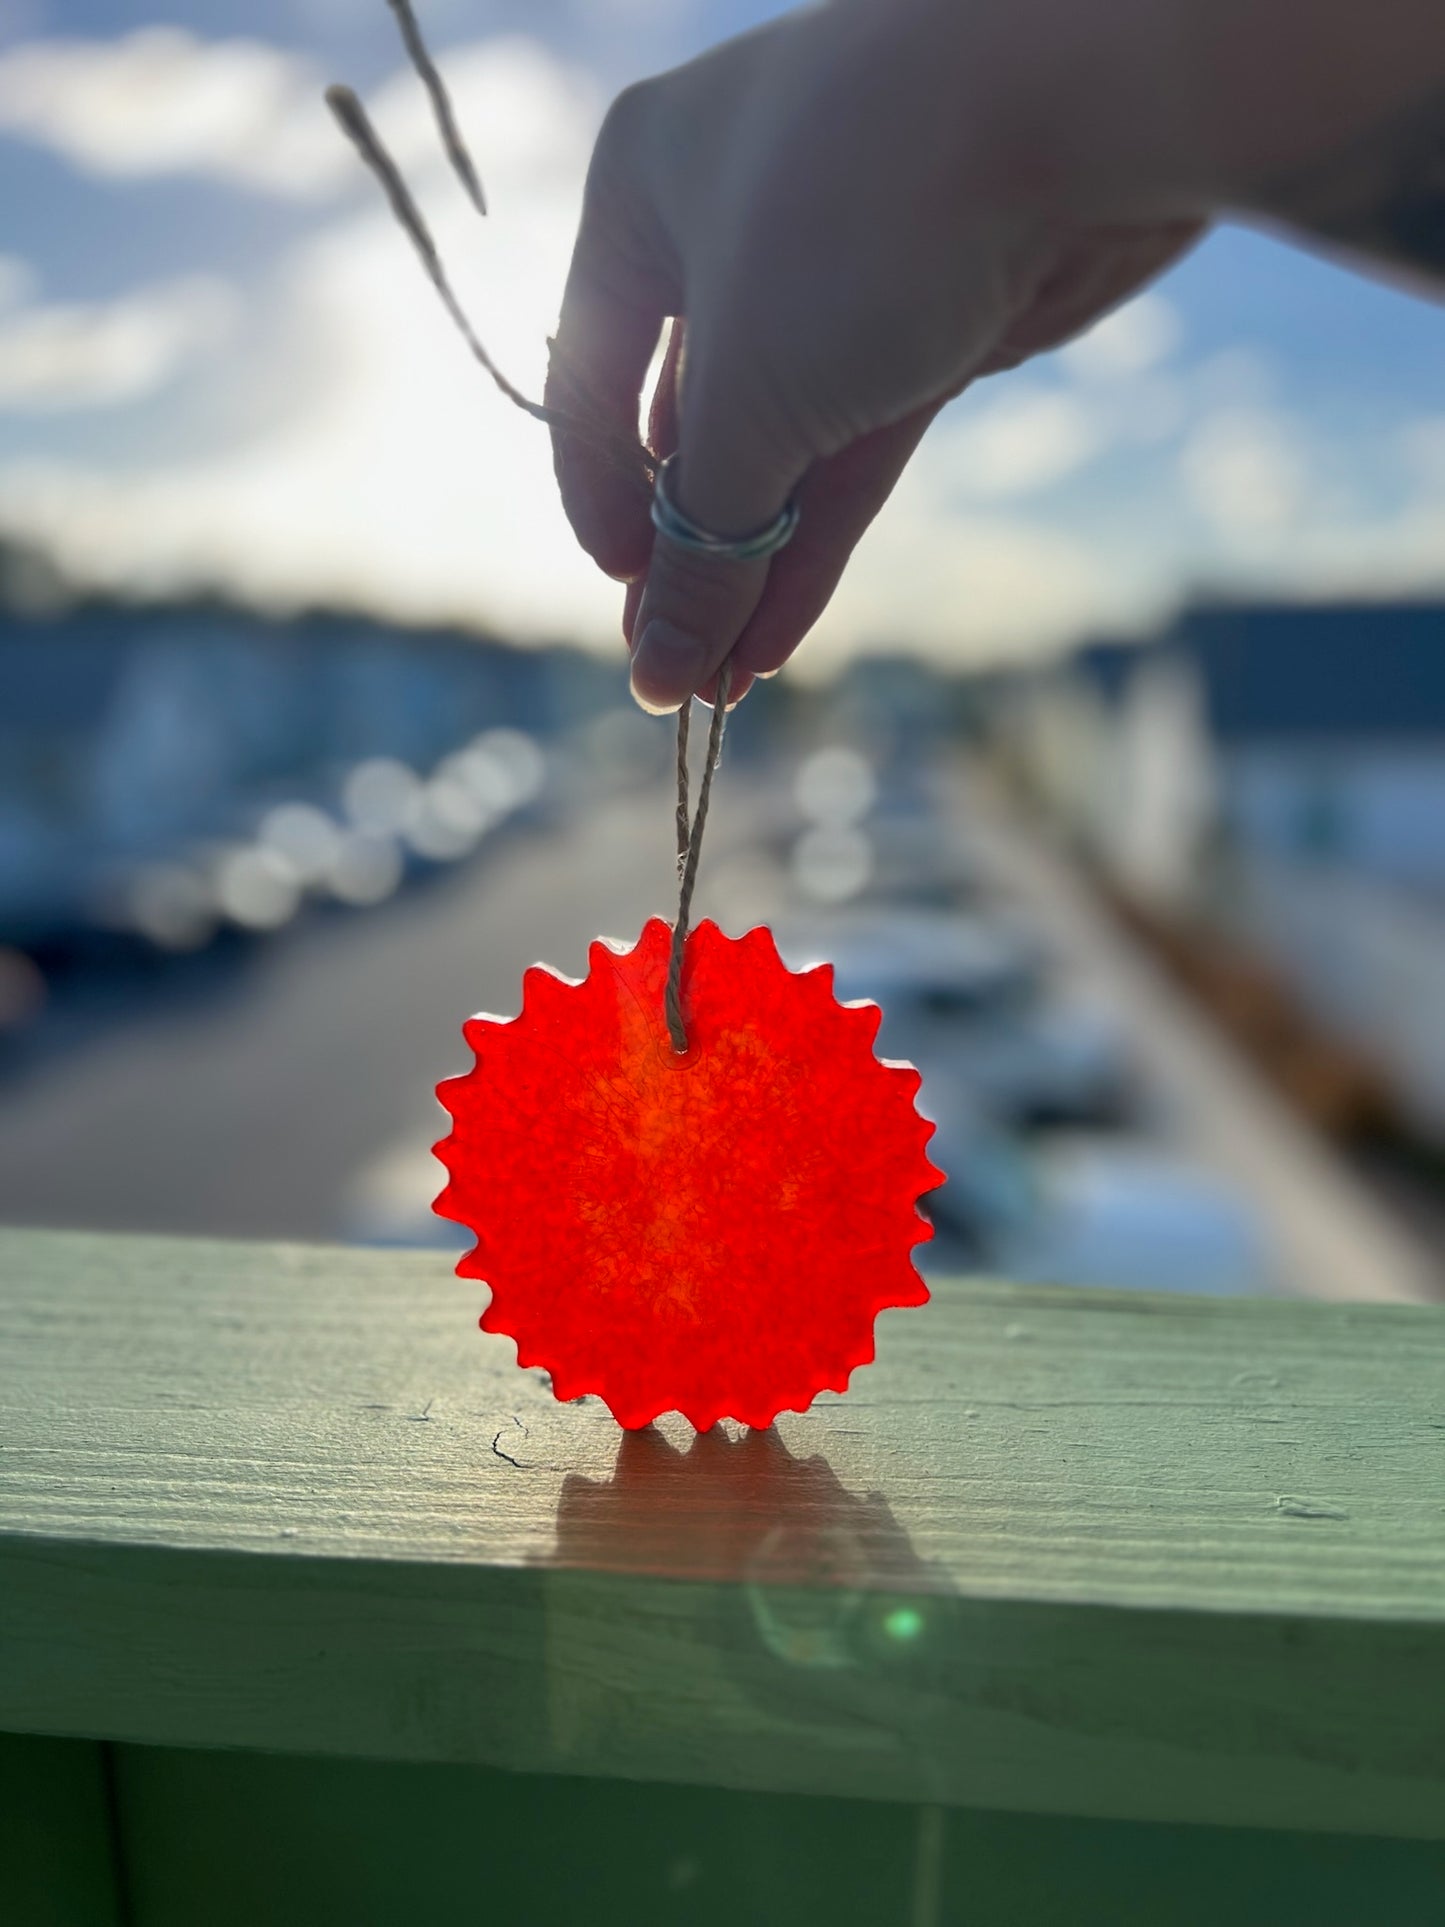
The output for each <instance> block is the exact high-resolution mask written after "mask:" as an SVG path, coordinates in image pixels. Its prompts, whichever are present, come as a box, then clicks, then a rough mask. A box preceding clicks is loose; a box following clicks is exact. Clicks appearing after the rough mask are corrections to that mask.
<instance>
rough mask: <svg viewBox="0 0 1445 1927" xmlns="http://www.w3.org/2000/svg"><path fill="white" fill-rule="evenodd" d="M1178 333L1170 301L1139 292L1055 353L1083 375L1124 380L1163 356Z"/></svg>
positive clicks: (1154, 364)
mask: <svg viewBox="0 0 1445 1927" xmlns="http://www.w3.org/2000/svg"><path fill="white" fill-rule="evenodd" d="M1182 333H1183V329H1182V327H1181V325H1180V321H1179V314H1178V311H1177V310H1176V309H1175V307H1174V305H1173V303H1172V302H1169V301H1166V300H1165V299H1164V297H1163V295H1161V294H1154V293H1152V292H1151V293H1146V294H1140V295H1136V296H1135V297H1134V299H1133V300H1132V301H1130V302H1128V303H1127V304H1126V305H1125V306H1124V307H1122V308H1116V309H1115V310H1114V312H1113V314H1108V315H1105V316H1104V318H1103V320H1102V321H1096V322H1095V323H1094V325H1093V327H1092V328H1090V329H1089V331H1088V333H1087V334H1083V335H1080V336H1079V338H1078V340H1077V341H1072V342H1070V343H1069V345H1068V347H1066V348H1063V349H1061V350H1060V354H1059V359H1060V360H1061V361H1062V362H1063V364H1064V366H1065V367H1066V368H1067V369H1068V370H1069V372H1070V373H1071V374H1072V375H1075V376H1077V377H1078V378H1079V379H1080V380H1083V381H1091V382H1092V381H1118V380H1125V379H1127V378H1128V377H1130V376H1132V375H1142V374H1145V373H1147V372H1148V370H1149V369H1151V368H1156V367H1157V366H1158V365H1159V363H1160V362H1161V361H1164V360H1165V359H1167V357H1168V356H1169V355H1171V354H1172V353H1173V351H1174V349H1175V348H1176V347H1177V346H1178V344H1179V339H1180V336H1181V335H1182Z"/></svg>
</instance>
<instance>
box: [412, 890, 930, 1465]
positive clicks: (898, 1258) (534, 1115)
mask: <svg viewBox="0 0 1445 1927" xmlns="http://www.w3.org/2000/svg"><path fill="white" fill-rule="evenodd" d="M670 938H671V930H670V928H669V926H668V925H667V924H665V923H663V922H661V921H660V920H658V919H653V921H651V922H650V923H649V924H648V925H647V926H646V928H645V929H644V930H643V932H642V935H641V937H640V938H639V940H638V942H637V943H636V945H634V946H633V947H632V948H630V949H620V948H617V947H614V946H612V945H609V944H606V943H602V942H598V943H595V944H593V946H592V950H591V954H590V960H589V962H590V968H589V971H588V974H587V976H586V977H585V978H584V979H583V980H582V982H580V983H574V982H572V981H571V980H570V979H567V978H564V977H561V976H558V975H557V974H555V973H554V972H552V971H549V970H546V969H543V968H540V967H538V968H534V969H532V970H529V971H528V972H527V973H526V976H525V979H524V995H523V1004H522V1011H521V1014H520V1015H519V1016H518V1017H516V1018H513V1019H511V1020H504V1019H500V1018H492V1017H474V1018H472V1019H471V1020H470V1022H468V1023H467V1024H466V1026H465V1027H464V1028H465V1035H466V1038H467V1042H468V1043H469V1044H470V1045H471V1047H472V1049H473V1051H474V1052H475V1053H476V1060H477V1061H476V1066H475V1068H474V1069H473V1070H471V1071H470V1072H468V1073H467V1074H466V1075H465V1076H463V1077H455V1078H451V1079H448V1080H447V1082H445V1083H443V1084H441V1085H439V1086H438V1090H437V1095H438V1096H439V1097H440V1099H441V1101H442V1103H443V1104H444V1105H445V1106H446V1108H447V1110H448V1111H450V1113H451V1115H452V1120H453V1128H452V1131H451V1134H450V1136H448V1137H447V1138H445V1139H444V1140H443V1141H442V1142H441V1143H440V1144H439V1145H438V1146H437V1155H438V1157H439V1158H440V1159H441V1161H442V1163H443V1164H444V1165H445V1166H446V1168H447V1170H448V1173H449V1174H450V1181H449V1183H448V1184H447V1186H446V1188H445V1189H444V1190H443V1192H442V1194H441V1196H440V1197H439V1198H438V1199H437V1201H436V1206H435V1209H436V1210H437V1212H438V1213H439V1214H440V1215H441V1216H442V1217H445V1218H451V1219H454V1220H455V1221H456V1222H457V1223H458V1224H462V1225H465V1226H467V1227H468V1228H469V1229H470V1230H471V1231H473V1232H474V1233H475V1234H476V1238H477V1243H476V1246H475V1247H474V1248H473V1250H472V1251H470V1252H469V1253H468V1254H467V1256H466V1257H464V1258H463V1259H462V1260H461V1261H460V1263H459V1264H458V1266H457V1270H458V1272H459V1274H460V1275H462V1276H463V1277H469V1278H479V1279H482V1280H484V1281H485V1282H486V1283H487V1284H488V1285H489V1286H490V1287H491V1293H492V1297H491V1303H490V1304H489V1305H488V1307H487V1309H486V1311H485V1312H484V1313H483V1315H482V1320H481V1322H482V1327H483V1329H484V1330H486V1331H489V1332H503V1333H506V1334H507V1335H509V1336H510V1337H512V1338H513V1339H515V1340H516V1344H517V1358H518V1362H519V1363H520V1364H522V1365H540V1366H543V1367H545V1368H546V1370H547V1371H548V1372H549V1373H550V1374H551V1377H552V1387H553V1390H554V1392H555V1393H556V1396H557V1397H558V1398H559V1399H571V1398H576V1397H577V1396H579V1395H580V1394H581V1393H584V1392H591V1393H596V1394H597V1395H598V1396H600V1397H601V1398H602V1399H604V1400H605V1401H606V1403H607V1405H608V1406H609V1407H610V1409H611V1410H612V1412H613V1414H614V1415H615V1417H616V1418H617V1420H618V1422H619V1423H620V1424H622V1425H624V1426H628V1427H634V1426H640V1425H646V1424H648V1423H649V1422H650V1421H651V1420H652V1419H654V1418H656V1417H658V1416H659V1414H661V1413H663V1412H668V1411H678V1412H681V1413H682V1414H683V1416H684V1417H685V1418H687V1419H689V1420H690V1421H691V1422H692V1424H693V1425H695V1426H697V1427H698V1428H699V1429H700V1430H705V1429H706V1428H707V1427H708V1426H710V1425H713V1424H714V1423H716V1421H717V1420H718V1419H720V1418H733V1419H737V1420H739V1421H741V1422H742V1423H743V1424H746V1425H750V1426H765V1425H769V1424H771V1423H772V1421H773V1419H774V1418H775V1417H776V1416H777V1414H778V1413H779V1412H780V1411H802V1410H804V1409H805V1408H806V1407H807V1406H808V1405H809V1404H810V1403H811V1402H812V1400H813V1398H814V1397H815V1396H816V1395H817V1393H818V1392H820V1391H822V1390H824V1389H825V1388H827V1389H831V1390H833V1391H843V1390H844V1389H846V1387H847V1383H848V1378H849V1374H850V1373H851V1372H852V1371H853V1370H854V1369H855V1367H857V1366H859V1365H863V1364H866V1363H867V1362H868V1361H869V1360H870V1359H871V1358H872V1357H873V1326H874V1320H875V1319H876V1317H877V1314H878V1313H879V1312H880V1311H881V1310H883V1309H884V1308H885V1307H888V1306H892V1305H918V1304H922V1303H923V1302H924V1301H925V1300H926V1298H927V1296H928V1293H927V1291H926V1289H925V1287H924V1284H923V1281H922V1280H921V1279H920V1277H919V1276H918V1273H917V1271H916V1270H915V1269H914V1266H913V1260H912V1253H913V1249H914V1247H915V1246H916V1245H918V1244H919V1243H921V1242H922V1241H923V1240H924V1239H926V1238H928V1237H929V1236H930V1235H931V1231H930V1227H929V1225H928V1223H927V1221H926V1220H925V1219H924V1218H923V1217H922V1215H921V1214H920V1212H919V1210H918V1199H919V1197H920V1196H921V1195H922V1194H923V1193H925V1192H927V1191H930V1190H933V1189H934V1188H935V1187H936V1186H937V1185H938V1184H939V1183H941V1182H942V1174H941V1173H940V1172H939V1171H937V1170H936V1169H935V1167H934V1166H933V1165H932V1164H930V1163H929V1161H928V1158H927V1155H926V1150H925V1147H926V1145H927V1142H928V1139H929V1138H930V1136H931V1135H932V1132H933V1126H932V1125H931V1124H930V1123H928V1122H926V1120H924V1119H923V1118H921V1117H920V1116H919V1115H918V1112H917V1110H916V1109H915V1106H914V1098H915V1097H916V1095H917V1092H918V1088H919V1081H920V1080H919V1076H918V1073H917V1071H916V1070H914V1069H913V1068H912V1067H911V1066H909V1065H899V1064H888V1063H885V1062H881V1061H880V1060H879V1059H878V1058H877V1057H876V1056H875V1055H874V1053H873V1041H874V1038H875V1037H876V1035H877V1031H878V1024H879V1019H880V1012H879V1010H878V1008H877V1006H876V1005H873V1004H861V1005H847V1006H845V1005H840V1004H839V1003H838V1001H837V999H836V998H835V997H834V995H833V972H832V968H831V966H829V965H826V964H825V965H821V966H819V967H818V968H817V969H815V970H808V971H802V972H794V971H790V970H789V969H787V967H786V966H785V965H784V964H783V962H782V960H781V958H780V957H779V955H778V951H777V946H776V945H775V943H774V941H773V938H772V935H771V933H770V932H769V931H767V930H763V929H759V930H752V931H749V932H748V934H747V935H746V936H744V937H741V938H736V939H735V938H731V937H728V936H725V935H724V934H723V932H722V931H721V930H719V929H718V927H717V926H716V924H713V923H709V922H704V923H700V924H699V925H698V926H697V928H696V929H695V930H694V931H693V932H692V933H691V935H690V936H689V938H688V943H687V951H686V956H685V960H684V968H683V1010H684V1014H685V1017H686V1022H687V1032H688V1045H689V1048H688V1050H687V1053H686V1054H685V1055H681V1056H680V1055H679V1054H678V1053H677V1052H675V1051H674V1050H673V1048H672V1044H671V1041H670V1039H669V1037H668V1034H667V1026H666V1023H665V1021H664V1017H663V985H664V980H665V978H666V974H667V958H668V945H669V941H670Z"/></svg>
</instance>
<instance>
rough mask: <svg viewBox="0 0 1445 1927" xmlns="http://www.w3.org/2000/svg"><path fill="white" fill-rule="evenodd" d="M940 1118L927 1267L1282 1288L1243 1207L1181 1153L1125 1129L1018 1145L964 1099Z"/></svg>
mask: <svg viewBox="0 0 1445 1927" xmlns="http://www.w3.org/2000/svg"><path fill="white" fill-rule="evenodd" d="M925 1108H928V1107H927V1106H925ZM938 1117H939V1123H938V1130H937V1132H936V1134H935V1137H934V1140H933V1143H932V1145H931V1146H930V1149H929V1155H930V1157H931V1158H932V1159H933V1161H934V1162H935V1163H936V1164H937V1165H938V1166H939V1168H940V1169H941V1170H943V1171H945V1172H946V1173H947V1176H948V1183H947V1185H946V1186H945V1187H944V1188H943V1189H942V1190H941V1191H937V1192H934V1193H932V1194H931V1195H930V1196H929V1197H928V1198H927V1199H926V1200H925V1201H924V1210H925V1213H926V1215H927V1216H928V1217H929V1219H930V1220H931V1221H932V1223H933V1226H934V1239H933V1242H932V1244H931V1245H928V1246H925V1247H923V1249H922V1251H921V1253H920V1257H921V1260H922V1262H923V1263H924V1264H925V1266H926V1268H927V1269H928V1270H930V1271H932V1272H934V1273H943V1272H959V1271H978V1270H980V1269H986V1270H990V1271H997V1272H999V1273H1000V1274H1001V1275H1004V1276H1007V1277H1009V1278H1014V1279H1020V1280H1026V1281H1030V1282H1036V1283H1042V1284H1060V1285H1103V1286H1115V1287H1117V1288H1119V1289H1122V1290H1142V1291H1184V1292H1204V1293H1215V1294H1233V1293H1246V1294H1247V1293H1268V1292H1272V1291H1275V1290H1277V1289H1278V1288H1279V1284H1278V1280H1277V1278H1276V1277H1275V1276H1274V1274H1273V1270H1272V1266H1271V1263H1270V1259H1269V1252H1268V1247H1267V1242H1266V1239H1265V1236H1264V1229H1263V1227H1262V1226H1261V1225H1260V1223H1259V1221H1258V1219H1257V1217H1256V1216H1255V1214H1254V1212H1253V1210H1252V1209H1251V1207H1250V1206H1249V1204H1248V1203H1247V1202H1246V1201H1245V1200H1243V1199H1242V1198H1240V1197H1239V1196H1237V1195H1236V1194H1235V1193H1234V1192H1232V1191H1231V1190H1230V1189H1229V1188H1228V1187H1227V1186H1225V1185H1224V1184H1223V1183H1222V1182H1221V1181H1219V1180H1217V1179H1215V1178H1214V1177H1212V1176H1211V1175H1210V1174H1209V1173H1207V1172H1204V1171H1202V1170H1200V1169H1199V1168H1198V1167H1197V1166H1196V1165H1193V1164H1191V1163H1190V1162H1189V1161H1188V1160H1187V1159H1184V1158H1182V1157H1180V1156H1178V1155H1177V1154H1175V1153H1172V1152H1170V1151H1169V1150H1167V1149H1165V1148H1162V1147H1161V1146H1159V1145H1157V1144H1154V1143H1151V1142H1147V1141H1145V1140H1142V1139H1138V1138H1133V1137H1122V1136H1107V1137H1105V1136H1098V1135H1092V1134H1080V1135H1077V1136H1069V1137H1065V1138H1049V1139H1043V1140H1037V1141H1035V1142H1033V1143H1031V1144H1028V1145H1025V1144H1023V1143H1021V1142H1020V1141H1019V1140H1018V1139H1016V1138H1013V1137H1010V1136H1009V1135H1008V1134H1007V1133H1005V1132H1002V1131H1000V1130H998V1129H997V1128H995V1127H994V1126H992V1125H990V1124H989V1123H987V1122H986V1121H985V1120H983V1119H982V1118H981V1117H980V1116H979V1115H978V1114H977V1113H975V1112H973V1111H972V1110H971V1109H970V1108H969V1107H968V1106H967V1105H964V1104H956V1103H955V1104H952V1105H949V1104H945V1105H944V1106H943V1107H941V1109H940V1110H939V1112H938Z"/></svg>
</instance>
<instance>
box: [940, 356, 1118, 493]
mask: <svg viewBox="0 0 1445 1927" xmlns="http://www.w3.org/2000/svg"><path fill="white" fill-rule="evenodd" d="M1103 444H1104V434H1103V428H1102V424H1101V422H1100V420H1099V418H1098V416H1097V414H1096V413H1095V411H1094V410H1092V409H1091V408H1089V407H1088V406H1087V405H1086V404H1085V403H1083V402H1082V401H1080V400H1078V399H1077V397H1075V396H1073V395H1069V394H1062V393H1055V392H1053V391H1051V390H1048V389H1042V388H1029V387H1026V386H1025V385H1024V384H1023V382H1022V381H1020V380H1019V379H1018V378H1017V377H1015V378H1013V379H1012V381H1011V382H1010V384H1009V386H1007V387H1006V388H1004V389H1002V390H1000V391H999V392H998V393H997V395H996V396H994V397H993V398H991V399H989V400H987V401H981V402H980V405H978V406H974V405H972V404H969V405H967V406H966V407H965V409H964V411H962V412H960V413H959V414H958V415H956V416H953V417H951V418H950V419H949V420H948V422H947V423H946V424H944V425H942V426H941V427H940V429H939V430H938V432H937V434H936V437H935V439H934V441H933V444H932V447H933V451H934V453H935V456H936V457H937V458H938V459H939V460H941V461H946V462H947V464H948V468H949V472H950V478H951V482H952V486H953V489H954V491H955V493H957V494H959V495H961V496H965V497H968V498H969V499H971V500H975V501H998V500H1003V499H1005V498H1007V497H1012V496H1021V495H1028V494H1031V493H1033V492H1034V491H1035V490H1037V489H1041V488H1047V487H1049V486H1050V484H1052V483H1054V482H1058V481H1062V480H1063V478H1064V477H1065V476H1066V475H1071V474H1073V472H1074V471H1075V469H1078V468H1081V467H1082V466H1083V465H1084V463H1085V462H1088V461H1090V460H1092V458H1093V457H1094V456H1095V455H1096V454H1097V453H1098V452H1099V451H1100V449H1101V448H1102V446H1103Z"/></svg>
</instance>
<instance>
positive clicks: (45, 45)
mask: <svg viewBox="0 0 1445 1927" xmlns="http://www.w3.org/2000/svg"><path fill="white" fill-rule="evenodd" d="M320 92H321V82H320V80H319V78H318V76H317V75H316V74H315V73H314V72H313V71H312V70H311V69H310V67H308V66H307V65H306V63H304V62H303V61H300V60H298V59H296V58H295V57H294V56H293V55H291V54H288V53H285V52H283V51H282V50H281V49H279V48H276V47H271V46H267V45H265V44H263V43H262V42H260V41H253V40H222V41H203V40H200V39H198V38H197V37H196V36H195V35H194V34H191V33H188V32H187V31H186V30H185V29H184V28H180V27H143V28H140V29H138V30H137V31H136V32H134V33H131V34H127V35H124V36H123V37H121V38H120V39H117V40H80V39H67V40H33V41H26V42H23V43H22V44H21V45H19V46H17V47H14V48H12V49H11V50H10V51H9V52H8V53H5V54H3V55H0V132H4V133H7V134H11V135H14V136H17V137H19V138H22V139H27V140H31V141H35V142H37V143H38V144H40V145H42V146H45V147H49V148H52V149H53V150H54V151H55V152H57V153H59V154H61V155H62V156H64V158H65V159H67V160H68V161H70V162H71V163H72V165H74V166H76V167H78V168H80V169H82V170H84V171H85V172H88V173H92V174H101V175H121V176H129V177H135V178H139V177H142V176H146V175H157V174H172V173H197V174H206V175H212V176H216V177H219V178H221V179H226V180H232V181H236V182H240V183H244V184H246V185H249V186H252V187H259V188H266V189H269V190H271V191H273V192H275V193H280V194H287V195H294V194H302V195H304V194H309V193H313V192H315V191H317V190H318V189H320V188H324V187H326V186H329V185H330V184H331V183H332V182H333V181H334V179H335V178H336V177H337V175H338V172H339V169H338V164H337V156H336V153H335V149H336V140H337V137H336V135H335V131H334V130H333V129H331V128H330V127H329V126H328V124H327V121H326V116H325V110H324V108H323V106H322V103H321V98H320Z"/></svg>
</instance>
